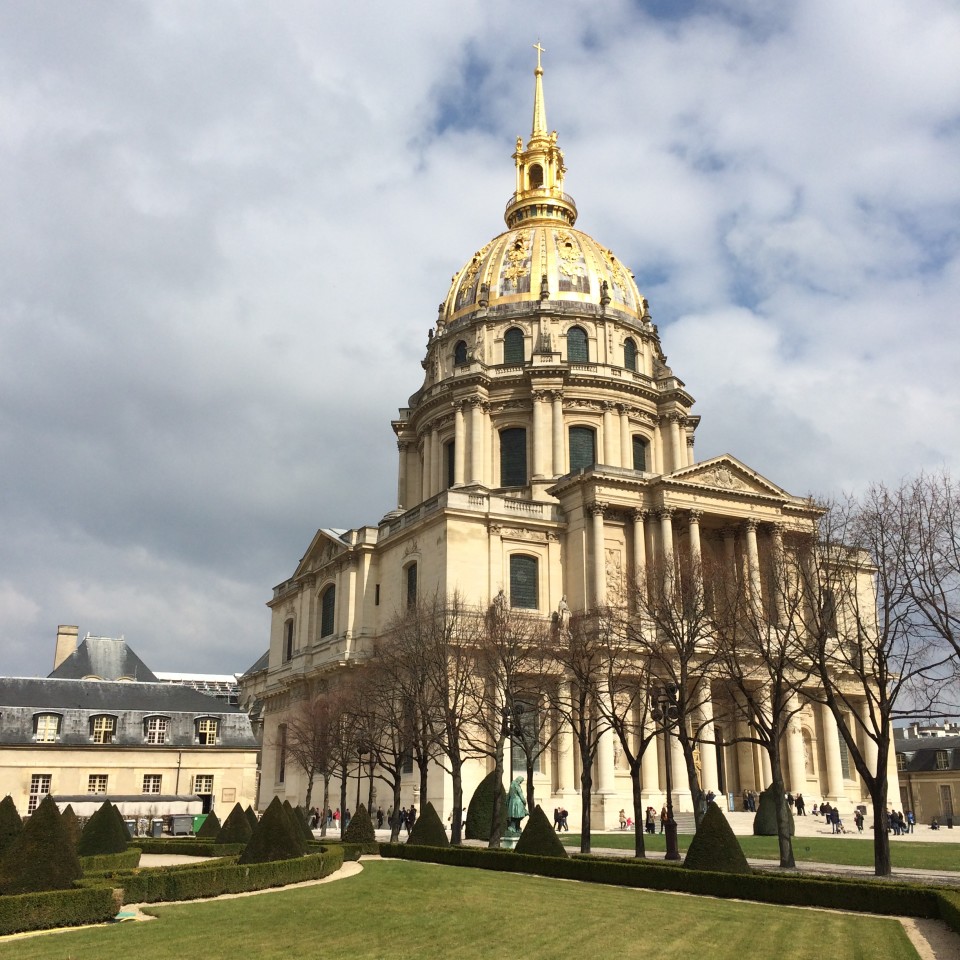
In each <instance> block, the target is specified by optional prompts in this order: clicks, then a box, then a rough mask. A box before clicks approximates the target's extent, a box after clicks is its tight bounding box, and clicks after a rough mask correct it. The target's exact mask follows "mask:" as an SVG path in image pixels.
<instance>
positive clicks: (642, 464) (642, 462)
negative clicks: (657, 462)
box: [633, 437, 647, 470]
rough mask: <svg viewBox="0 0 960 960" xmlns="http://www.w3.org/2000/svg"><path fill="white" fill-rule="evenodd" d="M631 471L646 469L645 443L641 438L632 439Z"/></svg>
mask: <svg viewBox="0 0 960 960" xmlns="http://www.w3.org/2000/svg"><path fill="white" fill-rule="evenodd" d="M633 469H634V470H646V469H647V441H646V440H644V438H643V437H634V438H633Z"/></svg>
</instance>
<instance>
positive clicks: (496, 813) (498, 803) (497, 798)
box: [487, 734, 506, 850]
mask: <svg viewBox="0 0 960 960" xmlns="http://www.w3.org/2000/svg"><path fill="white" fill-rule="evenodd" d="M505 740H506V737H505V736H504V735H503V734H501V735H500V736H499V737H498V738H497V748H496V751H495V753H494V766H493V772H494V773H495V774H496V781H497V782H496V785H495V786H494V790H493V812H492V814H491V820H490V839H489V841H488V842H487V846H488V847H489V848H490V849H491V850H495V849H497V848H499V846H500V819H501V815H502V813H503V744H504V741H505Z"/></svg>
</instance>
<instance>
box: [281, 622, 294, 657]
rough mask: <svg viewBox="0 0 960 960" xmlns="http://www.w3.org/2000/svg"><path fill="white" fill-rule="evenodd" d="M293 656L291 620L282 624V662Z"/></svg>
mask: <svg viewBox="0 0 960 960" xmlns="http://www.w3.org/2000/svg"><path fill="white" fill-rule="evenodd" d="M292 658H293V620H292V619H291V620H288V621H287V622H286V623H285V624H284V625H283V662H284V663H286V662H287V661H288V660H290V659H292Z"/></svg>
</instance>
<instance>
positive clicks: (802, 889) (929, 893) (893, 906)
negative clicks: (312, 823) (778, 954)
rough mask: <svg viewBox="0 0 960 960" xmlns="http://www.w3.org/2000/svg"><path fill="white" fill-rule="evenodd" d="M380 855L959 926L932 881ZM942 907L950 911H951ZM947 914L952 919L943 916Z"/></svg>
mask: <svg viewBox="0 0 960 960" xmlns="http://www.w3.org/2000/svg"><path fill="white" fill-rule="evenodd" d="M380 852H381V855H382V856H384V857H396V858H401V859H405V860H423V861H429V862H433V863H445V864H450V865H451V866H463V867H479V868H481V869H485V870H503V871H508V872H512V873H532V874H538V875H540V876H546V877H557V878H561V879H564V880H581V881H584V882H587V883H605V884H612V885H616V886H623V887H644V888H648V889H651V890H675V891H679V892H682V893H692V894H698V895H700V896H711V897H734V898H737V899H741V900H753V901H756V902H758V903H776V904H784V905H790V904H792V905H794V906H810V907H827V908H832V909H838V910H853V911H856V912H858V913H880V914H891V915H896V916H911V917H931V918H941V919H943V920H945V921H946V922H947V923H949V924H950V925H951V926H952V927H953V928H954V929H955V930H958V931H960V895H958V894H956V893H955V892H952V891H941V890H939V889H936V888H932V887H916V886H910V885H908V884H898V883H877V882H873V881H867V880H852V879H849V880H848V879H821V878H814V877H802V876H777V875H775V874H770V873H758V874H754V875H748V876H744V875H737V876H735V877H734V876H730V875H729V874H725V873H713V872H707V871H701V870H687V869H684V868H683V867H664V866H663V865H662V864H659V863H658V864H656V865H654V863H648V862H645V861H642V860H622V859H618V860H613V859H604V858H600V857H574V858H573V859H571V860H561V859H558V858H555V857H532V856H523V855H521V854H516V853H507V852H504V851H493V850H485V849H482V848H477V847H449V848H446V849H443V848H437V847H416V846H411V845H409V844H389V843H384V844H381V845H380ZM950 911H953V914H952V915H948V914H950ZM951 917H952V918H951Z"/></svg>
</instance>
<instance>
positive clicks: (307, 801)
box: [303, 770, 316, 816]
mask: <svg viewBox="0 0 960 960" xmlns="http://www.w3.org/2000/svg"><path fill="white" fill-rule="evenodd" d="M315 776H316V773H315V772H314V771H313V770H310V771H309V772H308V773H307V797H306V799H305V800H304V801H303V802H304V805H305V806H306V808H307V816H309V815H310V800H311V798H312V797H313V778H314V777H315Z"/></svg>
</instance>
